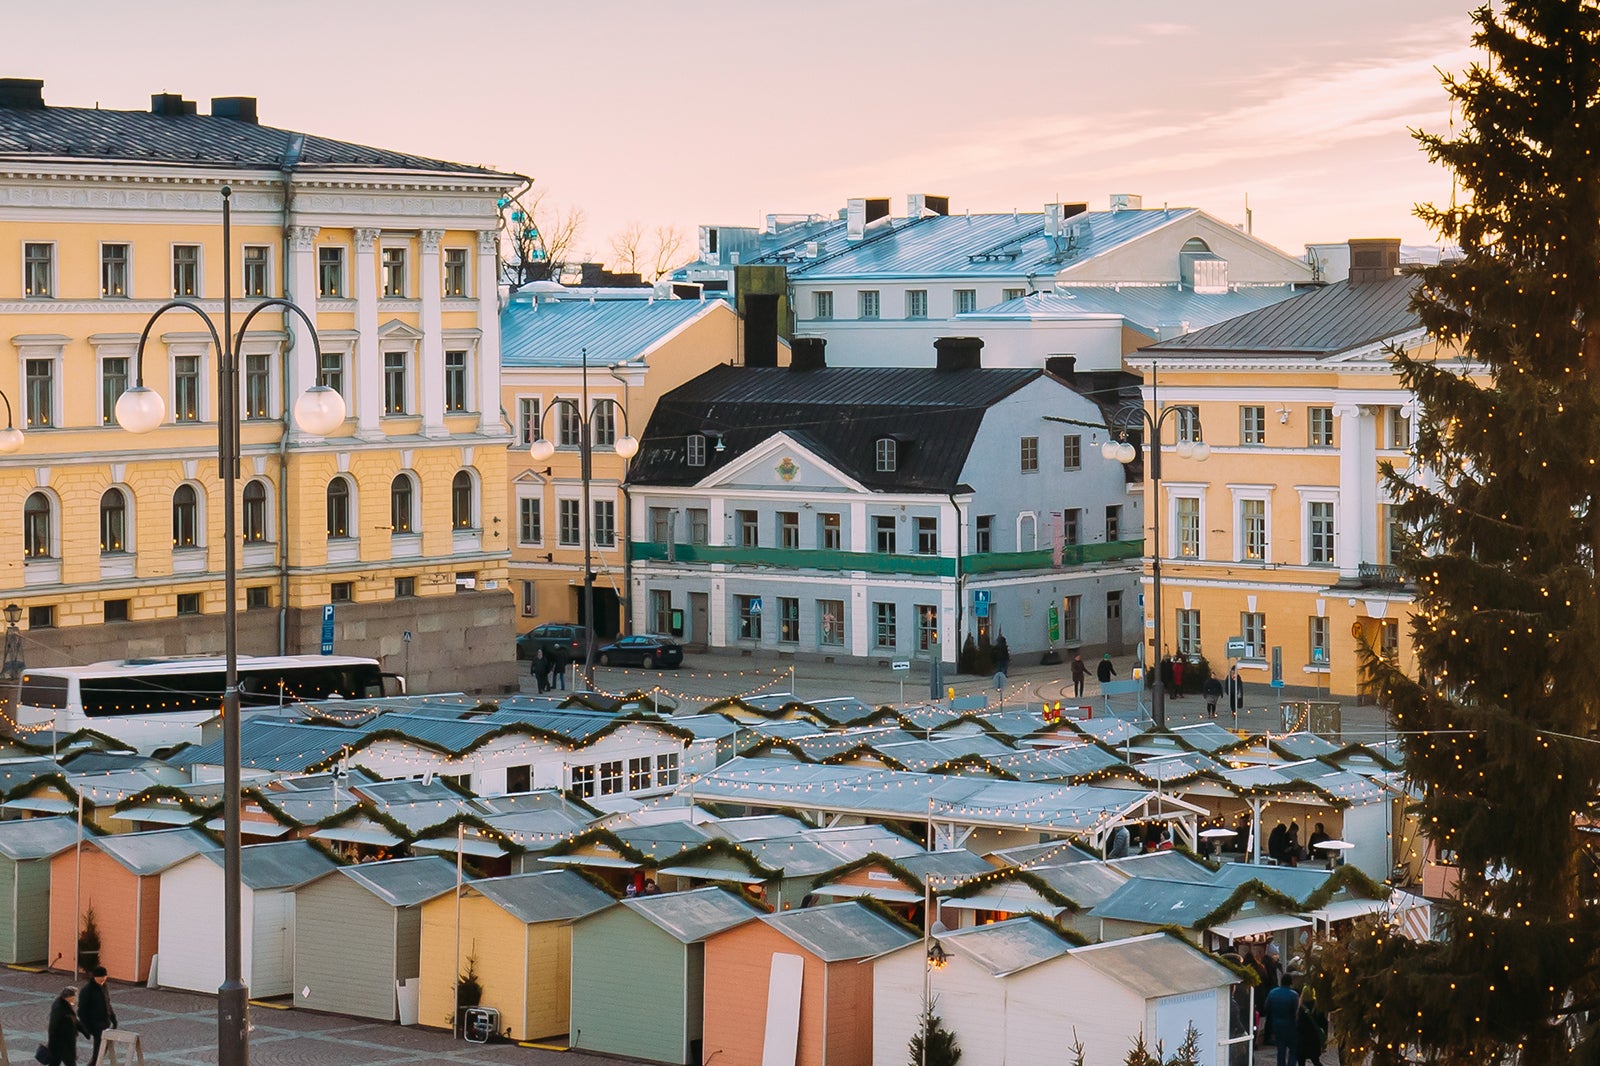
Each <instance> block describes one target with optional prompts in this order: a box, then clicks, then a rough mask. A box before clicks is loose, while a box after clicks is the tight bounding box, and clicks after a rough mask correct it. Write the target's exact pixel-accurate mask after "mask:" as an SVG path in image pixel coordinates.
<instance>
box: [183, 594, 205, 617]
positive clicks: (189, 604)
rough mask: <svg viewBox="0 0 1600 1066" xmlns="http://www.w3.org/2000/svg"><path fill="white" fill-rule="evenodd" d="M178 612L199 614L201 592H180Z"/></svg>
mask: <svg viewBox="0 0 1600 1066" xmlns="http://www.w3.org/2000/svg"><path fill="white" fill-rule="evenodd" d="M178 613H179V614H199V613H200V594H199V593H198V592H180V593H178Z"/></svg>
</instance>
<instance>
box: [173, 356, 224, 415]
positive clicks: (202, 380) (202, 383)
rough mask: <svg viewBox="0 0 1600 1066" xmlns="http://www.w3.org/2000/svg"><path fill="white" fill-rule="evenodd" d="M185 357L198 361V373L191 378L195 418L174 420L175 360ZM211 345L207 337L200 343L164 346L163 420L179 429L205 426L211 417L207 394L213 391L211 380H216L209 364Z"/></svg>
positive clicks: (176, 362) (176, 370)
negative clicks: (166, 399) (165, 408)
mask: <svg viewBox="0 0 1600 1066" xmlns="http://www.w3.org/2000/svg"><path fill="white" fill-rule="evenodd" d="M185 356H189V357H194V358H197V359H199V372H198V373H197V374H196V375H195V414H194V418H193V419H181V420H180V419H179V418H178V360H179V359H180V358H183V357H185ZM210 357H211V341H210V337H209V335H208V336H207V339H206V340H204V341H191V340H182V341H176V342H174V343H172V344H170V345H168V346H167V396H168V397H169V400H168V403H167V420H168V421H169V422H174V423H178V422H180V421H181V423H182V424H183V425H188V426H193V425H198V424H199V423H202V422H209V421H211V419H212V418H213V417H215V416H214V415H213V414H212V410H211V390H212V388H213V387H214V381H213V379H214V378H215V377H216V374H215V373H214V370H215V369H216V368H215V366H214V365H213V364H212V362H211V358H210Z"/></svg>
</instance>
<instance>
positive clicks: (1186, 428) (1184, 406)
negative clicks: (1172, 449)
mask: <svg viewBox="0 0 1600 1066" xmlns="http://www.w3.org/2000/svg"><path fill="white" fill-rule="evenodd" d="M1173 406H1174V407H1176V408H1177V409H1178V413H1177V414H1175V415H1173V416H1172V421H1173V432H1174V438H1173V439H1174V440H1176V441H1177V442H1178V443H1179V444H1196V443H1199V441H1200V439H1201V436H1202V433H1203V431H1202V430H1201V428H1200V405H1199V404H1193V403H1180V404H1174V405H1173Z"/></svg>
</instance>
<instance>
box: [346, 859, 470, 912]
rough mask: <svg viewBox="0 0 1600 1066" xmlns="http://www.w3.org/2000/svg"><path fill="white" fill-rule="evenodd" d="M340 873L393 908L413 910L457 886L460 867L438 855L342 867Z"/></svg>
mask: <svg viewBox="0 0 1600 1066" xmlns="http://www.w3.org/2000/svg"><path fill="white" fill-rule="evenodd" d="M339 873H341V874H343V875H344V876H345V877H348V878H349V879H350V880H352V881H354V882H355V883H356V884H358V885H360V886H361V887H362V888H364V889H366V890H367V891H368V892H371V893H372V894H373V895H374V896H377V897H378V898H379V899H381V900H383V902H385V903H387V904H388V905H389V906H391V907H412V906H415V905H416V904H418V903H422V902H424V901H426V900H430V899H432V898H433V897H435V896H439V895H443V894H444V893H446V892H448V891H450V890H451V889H452V888H454V887H455V884H456V868H455V866H454V865H452V864H451V863H450V862H448V861H446V860H444V859H441V858H440V857H439V856H437V855H427V856H424V857H422V858H418V859H390V860H388V861H387V862H364V863H360V864H358V865H356V866H341V867H339Z"/></svg>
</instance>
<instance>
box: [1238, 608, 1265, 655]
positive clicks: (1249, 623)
mask: <svg viewBox="0 0 1600 1066" xmlns="http://www.w3.org/2000/svg"><path fill="white" fill-rule="evenodd" d="M1239 632H1240V634H1241V635H1243V637H1244V644H1245V652H1244V657H1245V658H1246V659H1265V658H1266V657H1267V616H1266V615H1264V614H1262V613H1261V612H1260V611H1244V612H1242V613H1241V614H1240V615H1239Z"/></svg>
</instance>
